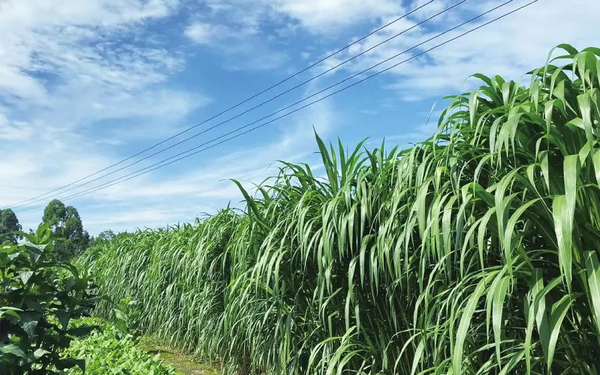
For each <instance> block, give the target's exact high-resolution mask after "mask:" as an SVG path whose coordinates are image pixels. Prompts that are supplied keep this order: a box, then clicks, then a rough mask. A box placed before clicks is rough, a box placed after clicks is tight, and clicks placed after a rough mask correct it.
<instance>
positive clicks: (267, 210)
mask: <svg viewBox="0 0 600 375" xmlns="http://www.w3.org/2000/svg"><path fill="white" fill-rule="evenodd" d="M559 50H560V51H562V52H563V55H561V56H558V57H557V58H555V59H553V60H550V61H549V63H548V64H547V65H546V66H544V67H543V68H541V69H537V70H535V71H533V72H530V74H529V75H528V77H530V80H529V78H528V81H530V84H529V82H528V87H522V86H521V85H519V84H517V83H515V82H506V81H504V80H503V79H502V78H501V77H498V76H496V77H492V78H490V77H486V76H483V75H475V77H476V78H478V79H479V80H481V82H482V86H481V87H480V88H479V89H477V90H475V91H473V92H472V93H469V94H463V95H458V96H454V97H452V98H451V99H452V103H451V104H450V106H449V107H448V108H447V109H446V110H445V111H444V113H443V114H442V116H441V117H440V120H439V123H438V129H437V131H436V133H435V135H434V136H433V137H431V138H430V139H428V140H426V141H424V142H422V143H419V144H417V145H416V146H414V147H413V148H411V149H408V150H403V151H400V150H398V149H391V150H385V149H384V146H383V145H382V146H381V147H380V148H378V149H375V150H373V151H371V152H370V151H366V150H363V147H362V145H358V146H357V147H356V149H354V150H353V151H352V152H347V151H345V149H344V147H343V146H342V145H341V144H339V145H337V146H335V147H334V146H330V147H326V145H324V144H323V142H321V141H320V139H318V137H317V141H318V146H319V148H320V151H321V156H322V159H323V165H324V167H325V172H326V173H325V174H326V177H325V178H320V177H318V175H315V174H314V173H313V171H311V169H310V167H309V166H308V165H304V164H301V165H296V164H290V163H283V164H282V167H281V170H280V173H279V174H278V175H277V176H276V177H274V178H273V179H271V180H268V181H266V182H265V183H264V184H262V185H261V186H260V187H259V188H258V190H257V193H256V196H254V197H253V196H251V195H250V194H248V193H247V192H246V191H245V190H243V189H241V191H242V193H243V195H244V197H245V200H246V202H247V208H246V210H245V211H243V212H236V211H234V210H232V209H227V210H224V211H222V212H220V213H219V214H217V215H215V216H213V217H211V218H209V219H207V220H205V221H202V222H197V223H195V224H194V225H183V226H179V227H175V228H171V229H165V230H158V231H151V230H146V231H141V232H138V233H136V234H134V235H131V236H129V237H127V238H124V239H121V240H118V241H114V242H112V243H109V244H106V245H103V246H100V247H96V248H93V249H91V250H90V251H88V252H87V253H86V254H85V257H84V259H82V262H83V263H85V264H87V265H89V266H91V267H92V268H93V269H94V270H95V272H97V273H98V274H99V275H100V277H101V284H102V286H103V291H104V292H105V293H107V294H109V295H110V296H112V297H113V298H122V297H125V296H132V297H133V298H134V299H137V300H139V301H140V302H141V303H142V306H143V314H142V318H141V319H142V321H141V326H142V327H143V329H144V330H146V331H147V332H151V333H153V334H157V335H159V336H161V337H162V338H163V339H164V340H167V341H169V342H170V343H171V344H174V345H177V346H180V347H182V348H184V349H187V350H190V351H194V352H196V353H197V354H198V355H200V356H202V357H204V358H208V359H215V360H222V361H223V362H224V364H225V371H226V372H234V371H242V372H246V373H255V374H259V373H268V374H276V373H279V374H295V373H325V374H334V373H335V374H341V373H372V374H376V373H397V374H412V373H453V374H471V373H472V374H475V373H480V374H487V373H502V374H506V373H549V372H552V373H556V374H559V373H573V374H598V373H600V345H599V344H600V335H599V333H600V265H599V261H598V254H599V252H600V189H599V187H600V143H599V141H600V134H599V131H600V129H599V126H600V123H599V122H600V107H599V98H600V95H599V88H600V75H599V72H600V62H599V60H598V57H599V56H600V49H594V48H588V49H586V50H583V51H582V52H578V51H576V50H575V49H574V48H573V47H571V46H568V45H561V46H560V48H559ZM240 188H241V186H240ZM108 311H109V310H108V306H106V305H104V306H100V307H99V309H98V313H100V314H108Z"/></svg>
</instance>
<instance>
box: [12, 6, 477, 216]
mask: <svg viewBox="0 0 600 375" xmlns="http://www.w3.org/2000/svg"><path fill="white" fill-rule="evenodd" d="M434 1H435V0H430V1H428V2H427V3H425V4H422V5H421V6H419V7H417V8H415V9H413V10H411V11H409V12H407V13H406V14H404V15H402V16H400V17H397V18H395V19H393V20H392V21H390V22H388V23H386V24H385V25H383V26H381V27H379V28H377V29H375V30H373V31H371V32H370V33H368V34H366V35H365V36H363V37H361V38H359V39H357V40H355V41H354V42H352V43H350V44H348V45H346V46H344V47H342V48H340V49H338V50H336V51H335V52H333V53H330V54H329V55H327V56H325V57H323V58H321V59H320V60H318V61H316V62H314V63H312V64H311V65H309V66H307V67H306V68H304V69H301V70H299V71H297V72H296V73H294V74H292V75H291V76H288V77H287V78H285V79H283V80H281V81H279V82H277V83H275V84H273V85H271V86H269V87H267V88H266V89H263V90H262V91H260V92H258V93H256V94H254V95H252V96H250V97H249V98H247V99H244V100H243V101H241V102H239V103H237V104H235V105H233V106H231V107H229V108H227V109H225V110H223V111H221V112H219V113H217V114H216V115H213V116H211V117H209V118H207V119H205V120H203V121H201V122H199V123H197V124H195V125H193V126H191V127H189V128H187V129H185V130H182V131H181V132H179V133H177V134H174V135H172V136H170V137H169V138H166V139H164V140H162V141H160V142H158V143H156V144H154V145H152V146H150V147H148V148H145V149H143V150H142V151H139V152H138V153H136V154H134V155H131V156H129V157H127V158H125V159H123V160H120V161H118V162H116V163H114V164H111V165H109V166H108V167H105V168H103V169H101V170H99V171H96V172H94V173H92V174H89V175H87V176H85V177H82V178H80V179H79V180H76V181H73V182H71V183H69V184H67V185H64V186H61V187H58V188H56V189H54V190H51V191H49V192H47V193H44V194H41V195H38V196H35V197H33V198H30V199H27V200H24V201H21V202H18V203H15V204H14V205H12V207H15V208H16V207H20V206H23V205H24V204H25V203H35V202H37V201H39V199H38V198H43V197H47V196H48V195H50V194H52V193H55V192H58V191H60V190H63V189H65V188H68V187H71V186H73V185H76V184H78V183H80V182H83V181H85V180H87V179H88V178H90V177H94V176H97V175H98V174H100V173H102V172H105V171H107V170H109V169H111V168H113V167H116V166H118V165H121V164H123V163H125V162H126V161H129V160H131V159H134V158H136V157H138V156H140V155H142V154H144V153H146V152H148V151H150V150H153V149H155V148H157V147H158V146H161V145H163V144H165V143H167V142H169V141H171V140H173V139H175V138H177V137H179V136H180V135H183V134H186V133H188V132H189V131H191V130H193V129H195V128H197V127H199V126H201V125H204V124H206V123H207V122H209V121H211V120H214V119H215V118H218V117H220V116H222V115H224V114H226V113H228V112H230V111H232V110H234V109H236V108H238V107H240V106H241V105H243V104H245V103H247V102H249V101H251V100H252V99H255V98H257V97H258V96H260V95H262V94H264V93H266V92H268V91H271V90H272V89H274V88H275V87H277V86H280V85H282V84H284V83H286V82H288V81H289V80H291V79H292V78H295V77H297V76H298V75H300V74H302V73H304V72H306V71H308V70H310V69H312V68H314V67H315V66H317V65H319V64H321V63H322V62H324V61H326V60H328V59H330V58H332V57H334V56H336V55H338V54H339V53H341V52H343V51H345V50H346V49H348V48H350V47H352V46H353V45H355V44H357V43H360V42H361V41H363V40H365V39H367V38H369V37H370V36H372V35H374V34H376V33H378V32H379V31H381V30H383V29H385V28H387V27H390V26H391V25H393V24H395V23H397V22H399V21H400V20H402V19H404V18H406V17H408V16H410V15H412V14H414V13H415V12H417V11H419V10H421V9H423V8H424V7H426V6H428V5H430V4H431V3H433V2H434ZM464 1H466V0H462V1H461V2H460V3H463V2H464ZM394 38H395V37H394ZM391 39H393V38H391ZM391 39H390V40H391ZM382 44H383V43H382ZM306 83H308V82H305V83H303V84H306ZM298 87H300V86H296V87H294V88H292V89H291V90H288V91H286V92H284V93H281V94H279V95H278V96H276V97H274V98H272V99H270V100H269V102H270V101H272V100H274V99H276V98H278V97H280V96H282V95H284V94H286V93H288V92H289V91H292V90H295V89H296V88H298ZM266 103H268V102H264V103H262V104H261V105H259V106H256V107H254V108H252V109H251V110H253V109H256V108H258V107H260V106H262V105H264V104H266ZM249 111H250V110H248V111H246V112H243V113H242V114H244V113H247V112H249ZM239 116H241V115H238V116H237V117H239ZM237 117H234V118H231V119H229V120H227V121H226V122H229V121H231V120H233V119H235V118H237ZM222 124H223V123H221V124H219V125H222ZM213 128H214V127H211V128H209V129H208V130H211V129H213ZM208 130H206V131H208ZM206 131H204V132H202V133H200V134H203V133H205V132H206ZM198 135H199V134H197V135H196V136H198ZM194 137H195V136H194ZM192 138H193V137H192ZM190 139H191V138H190ZM187 140H189V139H187ZM187 140H186V141H187ZM184 142H185V141H184ZM181 143H183V142H179V143H176V144H175V145H172V146H171V147H169V148H167V149H165V150H163V151H161V152H158V153H154V154H152V155H150V156H148V157H145V158H144V159H141V160H139V161H137V162H136V163H133V164H130V165H128V166H125V167H124V168H120V169H119V170H117V171H114V172H112V173H109V174H107V175H110V174H114V173H116V172H118V171H121V170H123V169H125V168H127V167H129V166H131V165H134V164H137V163H139V162H140V161H143V160H146V159H148V158H150V157H152V156H155V155H157V154H159V153H162V152H164V151H167V150H169V149H171V148H173V147H175V146H177V145H179V144H181ZM107 175H105V176H101V177H99V178H96V179H94V180H93V181H90V182H94V181H97V180H98V179H100V178H104V177H106V176H107ZM84 185H85V184H81V185H79V186H77V187H81V186H84ZM71 190H73V189H70V190H68V191H71ZM63 193H64V192H63Z"/></svg>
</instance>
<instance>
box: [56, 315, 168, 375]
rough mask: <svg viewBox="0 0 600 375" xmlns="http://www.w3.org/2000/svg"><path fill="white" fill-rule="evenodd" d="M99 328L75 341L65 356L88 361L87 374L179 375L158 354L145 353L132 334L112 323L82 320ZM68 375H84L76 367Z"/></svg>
mask: <svg viewBox="0 0 600 375" xmlns="http://www.w3.org/2000/svg"><path fill="white" fill-rule="evenodd" d="M81 323H83V324H87V325H95V326H99V327H100V329H99V330H95V331H94V332H93V333H92V334H91V335H89V336H88V337H85V338H79V339H76V340H73V342H72V343H71V346H70V347H69V348H68V349H67V350H66V351H65V352H64V355H65V356H72V357H77V358H83V359H85V362H86V369H85V374H86V375H108V374H114V375H122V374H130V375H176V374H178V372H177V371H175V369H173V367H171V366H169V365H166V364H164V363H163V362H162V360H161V359H160V357H159V355H158V354H156V355H152V354H149V353H148V352H146V351H145V350H144V349H143V348H142V347H141V346H140V345H139V344H138V343H137V341H136V340H135V339H134V338H133V337H132V336H130V335H128V336H123V335H122V332H121V331H119V330H118V329H117V328H115V327H114V326H113V325H112V324H106V323H104V322H102V321H101V320H98V319H82V321H81V322H80V324H81ZM68 374H73V375H77V374H83V372H82V371H81V370H80V369H79V368H73V369H71V370H69V371H68Z"/></svg>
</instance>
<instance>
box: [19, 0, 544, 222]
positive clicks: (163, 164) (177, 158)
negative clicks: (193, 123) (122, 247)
mask: <svg viewBox="0 0 600 375" xmlns="http://www.w3.org/2000/svg"><path fill="white" fill-rule="evenodd" d="M512 1H513V0H509V1H506V2H504V3H502V4H500V5H498V6H496V7H494V8H492V9H490V10H488V11H486V12H484V13H482V14H480V15H478V16H476V17H474V18H472V19H470V20H468V21H466V22H463V23H461V24H460V25H458V26H455V27H453V28H451V29H448V30H446V31H444V32H442V33H440V34H438V35H436V36H435V37H432V38H430V39H428V40H426V41H424V42H421V43H420V44H418V45H416V46H414V47H411V48H410V49H409V50H412V49H415V48H417V47H418V46H420V45H422V44H424V43H427V42H429V41H431V40H433V39H436V38H438V37H440V36H442V35H445V34H447V33H449V32H451V31H453V30H456V29H457V28H460V27H462V26H464V25H465V24H468V23H471V22H473V21H475V20H477V19H479V18H481V17H483V16H484V15H486V14H489V13H491V12H493V11H495V10H497V9H498V8H500V7H503V6H505V5H507V4H508V3H510V2H512ZM536 2H538V0H533V1H531V2H529V3H527V4H524V5H522V6H520V7H518V8H515V9H513V10H512V11H509V12H507V13H505V14H503V15H501V16H499V17H496V18H494V19H492V20H490V21H488V22H485V23H483V24H481V25H479V26H477V27H474V28H472V29H470V30H468V31H466V32H464V33H461V34H459V35H457V36H455V37H452V38H450V39H448V40H446V41H444V42H442V43H440V44H437V45H435V46H433V47H431V48H429V49H427V50H425V51H422V52H420V53H418V54H416V55H414V56H411V57H409V58H407V59H405V60H402V61H400V62H398V63H396V64H394V65H391V66H389V67H388V68H385V69H383V70H380V71H378V72H376V73H373V74H371V75H369V76H367V77H365V78H363V79H361V80H359V81H356V82H354V83H352V84H350V85H348V86H345V87H343V88H341V89H339V90H336V91H334V92H332V93H330V94H328V95H326V96H323V97H321V98H319V99H317V100H314V101H312V102H310V103H308V104H306V105H304V106H302V107H299V108H296V109H294V110H292V111H290V112H288V113H286V114H284V115H281V116H279V117H277V118H275V119H272V120H270V121H267V122H265V123H262V124H260V125H257V126H255V127H252V128H250V129H248V130H246V131H244V132H242V133H239V134H235V135H233V133H236V132H238V131H240V130H242V129H244V128H247V127H249V126H251V125H253V123H250V124H247V125H245V126H243V127H240V128H238V129H236V130H234V131H231V132H229V133H226V134H223V135H221V136H219V137H217V138H213V139H212V140H210V141H208V142H205V143H203V144H201V145H199V146H197V147H195V148H193V149H190V150H188V151H185V152H183V153H180V154H177V155H175V156H173V157H171V158H168V159H165V160H163V161H161V162H158V163H155V164H153V165H150V166H148V167H146V168H142V169H140V170H138V171H136V172H133V173H130V174H129V175H125V176H123V177H120V178H118V179H115V180H112V181H109V182H107V183H105V184H102V185H99V186H97V187H94V188H91V189H88V190H85V191H83V192H80V193H77V194H74V195H72V196H69V197H66V198H64V199H75V198H79V197H81V196H84V195H87V194H90V193H93V192H95V191H98V190H102V189H106V188H108V187H111V186H114V185H117V184H119V183H122V182H125V181H128V180H131V179H133V178H136V177H139V176H141V175H144V174H147V173H150V172H152V171H154V170H157V169H160V168H164V167H166V166H168V165H171V164H173V163H176V162H178V161H180V160H183V159H186V158H189V157H191V156H193V155H196V154H198V153H200V152H203V151H206V150H208V149H211V148H213V147H216V146H218V145H220V144H223V143H225V142H228V141H230V140H232V139H235V138H238V137H240V136H242V135H245V134H247V133H250V132H252V131H255V130H257V129H259V128H262V127H264V126H266V125H268V124H271V123H273V122H275V121H277V120H280V119H282V118H284V117H287V116H289V115H291V114H293V113H296V112H298V111H300V110H302V109H305V108H307V107H309V106H311V105H314V104H316V103H318V102H320V101H323V100H325V99H327V98H329V97H331V96H333V95H336V94H338V93H340V92H342V91H345V90H347V89H349V88H351V87H354V86H356V85H358V84H360V83H363V82H365V81H367V80H369V79H372V78H374V77H376V76H378V75H380V74H382V73H385V72H387V71H389V70H391V69H394V68H396V67H397V66H399V65H402V64H404V63H406V62H408V61H411V60H414V59H416V58H418V57H420V56H423V55H425V54H427V53H429V52H431V51H433V50H435V49H437V48H439V47H442V46H444V45H446V44H448V43H451V42H453V41H455V40H457V39H459V38H462V37H464V36H466V35H468V34H471V33H473V32H474V31H476V30H479V29H481V28H483V27H485V26H487V25H490V24H492V23H494V22H497V21H499V20H500V19H502V18H505V17H507V16H508V15H511V14H513V13H516V12H517V11H520V10H522V9H524V8H526V7H528V6H530V5H532V4H534V3H536ZM409 50H406V51H403V52H401V53H400V54H397V55H395V56H393V57H391V58H388V59H386V60H383V61H382V62H380V63H378V64H376V65H374V66H373V67H375V66H379V65H381V64H383V63H385V62H387V61H389V60H391V59H393V58H395V57H398V56H399V55H401V54H404V53H406V52H407V51H409ZM373 67H371V68H369V69H367V70H371V69H372V68H373ZM365 71H366V70H365ZM365 71H361V72H359V73H357V74H355V75H353V76H351V77H349V78H346V79H345V80H343V81H341V82H339V83H337V84H335V85H333V86H337V85H339V84H340V83H343V82H345V81H347V80H349V79H351V78H353V77H356V76H358V75H360V74H363V73H364V72H365ZM333 86H330V87H328V88H327V89H324V90H321V91H319V92H318V93H315V94H313V95H311V96H310V97H313V96H315V95H318V94H319V93H321V92H323V91H326V90H328V89H329V88H331V87H333ZM310 97H308V98H310ZM308 98H306V99H308ZM296 104H298V102H297V103H294V104H292V105H290V106H294V105H296ZM290 106H288V107H287V108H289V107H290ZM276 113H277V112H276ZM272 115H273V114H271V115H270V116H267V117H271V116H272ZM259 121H260V120H259ZM256 122H258V121H256ZM256 122H254V123H256ZM228 135H231V136H230V137H229V138H226V139H224V140H221V141H220V142H217V143H215V144H212V145H208V144H209V143H212V142H215V141H217V140H219V139H222V138H225V137H227V136H228ZM204 146H206V147H204ZM202 147H204V148H202ZM194 150H196V151H194ZM191 151H194V152H192V153H190V152H191ZM185 154H187V155H185ZM42 206H43V205H39V206H33V207H29V208H26V209H24V210H22V211H28V210H31V209H35V208H38V207H42ZM22 211H21V212H22Z"/></svg>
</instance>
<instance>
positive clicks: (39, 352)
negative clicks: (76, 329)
mask: <svg viewBox="0 0 600 375" xmlns="http://www.w3.org/2000/svg"><path fill="white" fill-rule="evenodd" d="M50 353H51V352H49V351H47V350H44V349H42V348H38V349H36V350H35V351H34V352H33V356H34V357H35V359H40V358H41V357H43V356H45V355H46V354H50Z"/></svg>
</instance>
